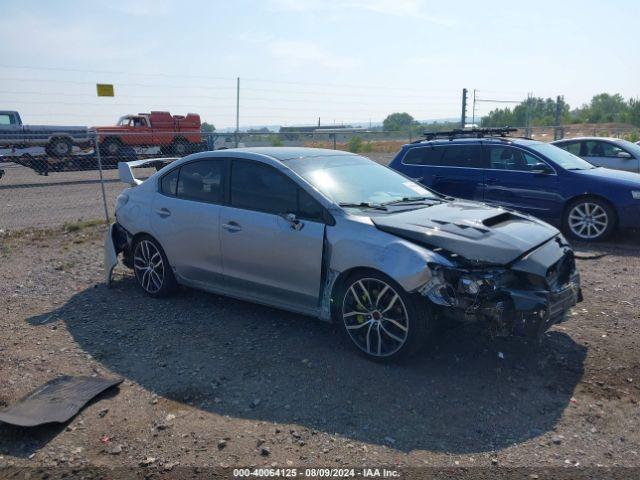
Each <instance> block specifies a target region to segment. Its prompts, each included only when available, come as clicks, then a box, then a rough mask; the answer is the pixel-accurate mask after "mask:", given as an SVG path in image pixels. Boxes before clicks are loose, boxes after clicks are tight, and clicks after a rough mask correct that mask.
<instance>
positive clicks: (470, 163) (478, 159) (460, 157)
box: [440, 145, 482, 168]
mask: <svg viewBox="0 0 640 480" xmlns="http://www.w3.org/2000/svg"><path fill="white" fill-rule="evenodd" d="M441 148H442V149H443V150H444V152H443V154H442V159H441V161H440V165H442V166H443V167H466V168H482V147H480V145H450V146H446V147H441Z"/></svg>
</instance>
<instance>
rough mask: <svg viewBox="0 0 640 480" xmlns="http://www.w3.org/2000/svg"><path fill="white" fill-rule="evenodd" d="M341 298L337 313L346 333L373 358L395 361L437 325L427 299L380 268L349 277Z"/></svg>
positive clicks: (426, 337) (424, 339)
mask: <svg viewBox="0 0 640 480" xmlns="http://www.w3.org/2000/svg"><path fill="white" fill-rule="evenodd" d="M338 300H339V301H338V302H337V303H338V306H339V312H337V316H338V317H339V318H338V320H339V321H340V323H341V324H342V327H343V329H344V331H345V333H346V335H347V336H348V338H349V339H350V340H351V342H352V343H353V345H354V346H355V347H357V348H358V349H359V351H360V352H361V353H363V354H364V355H365V356H366V357H367V358H369V359H372V360H376V361H391V360H397V359H399V358H401V357H404V356H406V355H410V354H413V353H415V352H416V351H417V350H419V349H420V347H422V346H423V345H424V344H425V343H426V341H427V340H428V337H429V335H430V333H431V331H432V329H433V328H432V327H433V322H432V318H431V316H430V315H429V312H428V309H427V305H426V303H425V304H422V302H419V299H417V298H415V297H413V296H411V295H409V294H408V293H407V292H405V291H404V289H403V288H402V287H401V286H400V285H399V284H397V283H396V282H395V281H393V280H392V279H391V278H389V277H387V276H386V275H382V274H380V273H377V272H364V273H360V274H356V275H353V276H351V277H349V278H348V279H347V281H346V282H344V284H343V286H342V288H341V290H340V292H339V295H338Z"/></svg>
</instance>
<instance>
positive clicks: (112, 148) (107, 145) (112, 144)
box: [100, 138, 122, 157]
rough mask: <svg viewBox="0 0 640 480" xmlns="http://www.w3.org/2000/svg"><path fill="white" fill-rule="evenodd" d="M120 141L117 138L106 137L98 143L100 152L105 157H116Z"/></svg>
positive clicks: (120, 146)
mask: <svg viewBox="0 0 640 480" xmlns="http://www.w3.org/2000/svg"><path fill="white" fill-rule="evenodd" d="M121 148H122V142H121V141H120V139H118V138H107V139H105V140H103V141H102V143H101V144H100V153H101V154H102V155H106V156H107V157H117V156H118V155H119V154H120V149H121Z"/></svg>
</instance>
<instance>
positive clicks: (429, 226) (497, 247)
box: [105, 148, 582, 360]
mask: <svg viewBox="0 0 640 480" xmlns="http://www.w3.org/2000/svg"><path fill="white" fill-rule="evenodd" d="M149 162H156V163H157V162H158V160H153V161H144V160H142V161H136V162H129V163H121V164H120V176H121V179H122V180H123V181H125V182H127V183H129V184H130V185H131V187H130V188H128V189H126V190H125V191H124V192H122V194H121V195H120V196H119V197H118V200H117V206H116V222H115V223H114V224H113V225H111V227H110V230H109V234H108V235H107V238H106V241H105V263H106V265H105V266H106V277H107V282H108V283H110V282H111V277H112V275H111V273H112V270H113V268H114V266H115V265H116V264H117V261H118V256H119V255H120V254H122V261H123V263H124V264H125V265H126V266H128V267H130V268H131V269H133V272H134V273H135V278H136V279H137V281H138V283H139V284H140V287H141V288H142V289H143V290H144V291H145V292H146V293H147V294H149V295H151V296H154V297H160V296H164V295H168V294H170V293H172V292H173V291H174V290H175V288H176V286H177V285H178V284H180V285H185V286H189V287H194V288H199V289H202V290H207V291H210V292H214V293H217V294H222V295H227V296H230V297H235V298H239V299H243V300H247V301H251V302H256V303H261V304H265V305H271V306H275V307H278V308H282V309H284V310H289V311H292V312H298V313H301V314H304V315H311V316H314V317H318V318H320V319H322V320H326V321H333V322H336V323H338V324H339V325H341V326H342V329H343V331H344V333H345V335H346V336H347V337H348V338H349V339H350V340H351V341H352V342H353V344H354V346H355V347H356V348H357V349H358V350H359V351H360V352H362V353H364V354H365V355H366V356H368V357H370V358H372V359H376V360H389V359H394V358H398V357H401V356H404V355H407V354H409V353H411V352H414V351H416V350H418V349H419V348H420V347H421V346H422V345H424V344H425V342H426V341H427V339H428V337H429V336H431V335H433V331H434V327H435V326H436V325H437V323H438V322H439V321H442V320H443V319H445V318H450V319H455V320H459V321H465V322H482V323H483V324H485V325H486V326H487V328H488V330H489V331H490V332H491V333H492V334H494V335H512V334H513V335H526V336H539V335H541V334H542V333H543V332H544V331H546V330H547V329H548V328H549V327H550V326H551V325H553V324H554V323H558V322H560V321H562V320H563V319H564V318H565V313H566V312H567V310H568V309H569V308H571V307H572V306H573V305H575V304H576V302H578V301H580V300H581V299H582V294H581V289H580V281H579V275H578V273H577V271H576V268H575V262H574V258H573V252H572V250H571V248H570V247H569V245H568V244H567V242H566V241H565V239H564V238H563V237H562V235H561V234H560V233H559V232H558V231H557V230H556V229H555V228H553V227H551V226H550V225H547V224H546V223H544V222H542V221H540V220H537V219H535V218H533V217H530V216H527V215H523V214H519V213H516V212H513V211H508V210H505V209H502V208H495V207H490V206H488V205H485V204H480V203H475V202H470V201H462V200H455V199H451V198H448V197H442V196H440V195H438V194H436V193H433V192H431V191H429V190H427V189H425V188H424V187H422V186H420V185H419V184H417V183H416V182H414V181H413V180H411V179H409V178H407V177H404V176H403V175H401V174H399V173H397V172H395V171H392V170H390V169H388V168H387V167H384V166H382V165H379V164H377V163H375V162H373V161H371V160H369V159H367V158H365V157H362V156H359V155H355V154H350V153H346V152H339V151H334V150H321V149H309V148H242V149H234V150H224V151H215V152H203V153H198V154H194V155H190V156H188V157H185V158H182V159H179V160H176V161H172V162H171V163H169V164H168V165H166V166H164V167H163V168H162V169H160V170H159V171H158V172H156V173H155V174H153V175H152V176H151V177H149V178H148V179H147V180H145V181H144V182H142V181H140V180H138V179H137V178H135V175H134V173H133V172H134V168H135V167H138V166H143V165H145V164H146V163H149Z"/></svg>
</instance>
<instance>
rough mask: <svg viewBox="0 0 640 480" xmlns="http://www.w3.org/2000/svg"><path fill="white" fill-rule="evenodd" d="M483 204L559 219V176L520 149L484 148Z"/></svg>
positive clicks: (493, 146) (498, 146) (506, 147)
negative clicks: (485, 149) (485, 159)
mask: <svg viewBox="0 0 640 480" xmlns="http://www.w3.org/2000/svg"><path fill="white" fill-rule="evenodd" d="M486 148H487V151H486V155H487V169H486V170H485V173H484V201H485V202H487V203H494V204H497V205H503V206H505V207H509V208H513V209H515V210H521V211H524V212H526V213H530V214H531V215H535V216H537V217H541V218H544V219H546V220H552V219H554V218H555V219H557V218H559V209H560V208H561V206H562V197H561V196H560V193H559V190H558V176H557V175H556V173H555V171H554V170H553V169H552V168H551V167H549V166H548V165H547V164H546V163H545V162H544V161H543V160H541V159H539V158H538V157H536V156H534V155H533V154H531V153H529V152H526V151H524V150H522V149H519V148H516V147H511V146H507V145H487V146H486Z"/></svg>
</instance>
